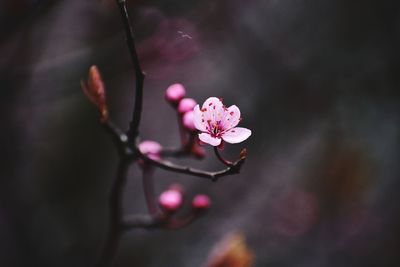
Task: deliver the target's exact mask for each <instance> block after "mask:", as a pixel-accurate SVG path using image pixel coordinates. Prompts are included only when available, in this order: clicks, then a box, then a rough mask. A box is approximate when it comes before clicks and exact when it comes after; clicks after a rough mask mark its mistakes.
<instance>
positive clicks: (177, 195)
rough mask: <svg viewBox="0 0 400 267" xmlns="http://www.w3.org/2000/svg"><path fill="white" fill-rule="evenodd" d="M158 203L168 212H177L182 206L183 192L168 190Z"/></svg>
mask: <svg viewBox="0 0 400 267" xmlns="http://www.w3.org/2000/svg"><path fill="white" fill-rule="evenodd" d="M158 202H159V203H160V206H161V207H162V208H163V209H164V210H165V211H166V212H175V211H176V210H178V209H179V208H180V207H181V206H182V202H183V196H182V192H181V191H179V190H176V189H168V190H167V191H164V192H163V193H162V194H161V195H160V197H159V198H158Z"/></svg>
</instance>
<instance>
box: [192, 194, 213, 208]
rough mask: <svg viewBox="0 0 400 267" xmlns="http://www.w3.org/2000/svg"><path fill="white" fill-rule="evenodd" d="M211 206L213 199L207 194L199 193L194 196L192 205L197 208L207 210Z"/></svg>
mask: <svg viewBox="0 0 400 267" xmlns="http://www.w3.org/2000/svg"><path fill="white" fill-rule="evenodd" d="M210 206H211V200H210V198H209V197H208V196H207V195H197V196H195V197H194V198H193V201H192V207H193V208H194V209H196V210H206V209H208V208H210Z"/></svg>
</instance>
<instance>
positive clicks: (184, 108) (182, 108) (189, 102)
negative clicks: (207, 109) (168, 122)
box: [178, 98, 197, 114]
mask: <svg viewBox="0 0 400 267" xmlns="http://www.w3.org/2000/svg"><path fill="white" fill-rule="evenodd" d="M196 105H197V102H196V100H194V99H193V98H184V99H182V100H181V101H180V102H179V105H178V111H179V113H181V114H183V113H186V112H188V111H193V108H194V107H195V106H196Z"/></svg>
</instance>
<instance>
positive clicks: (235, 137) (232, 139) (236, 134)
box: [222, 127, 251, 144]
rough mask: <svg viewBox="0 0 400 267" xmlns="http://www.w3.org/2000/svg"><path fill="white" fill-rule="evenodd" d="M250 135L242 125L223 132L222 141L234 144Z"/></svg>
mask: <svg viewBox="0 0 400 267" xmlns="http://www.w3.org/2000/svg"><path fill="white" fill-rule="evenodd" d="M250 135H251V131H250V130H249V129H246V128H242V127H236V128H233V129H230V130H229V131H227V132H225V133H223V134H222V139H224V141H226V142H228V143H231V144H236V143H240V142H243V141H244V140H246V139H247V138H249V137H250Z"/></svg>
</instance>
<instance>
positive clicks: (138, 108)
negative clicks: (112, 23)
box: [117, 0, 145, 144]
mask: <svg viewBox="0 0 400 267" xmlns="http://www.w3.org/2000/svg"><path fill="white" fill-rule="evenodd" d="M117 3H118V6H119V9H120V12H121V17H122V23H123V24H124V29H125V34H126V42H127V44H128V49H129V53H130V55H131V60H132V63H133V67H134V69H135V75H136V88H135V105H134V107H133V114H132V120H131V122H130V124H129V130H128V137H129V140H130V142H131V143H132V144H133V142H134V141H135V139H136V137H137V136H138V135H139V124H140V118H141V115H142V106H143V83H144V77H145V74H144V72H143V71H142V68H141V66H140V62H139V57H138V54H137V52H136V46H135V37H134V34H133V30H132V25H131V21H130V19H129V13H128V9H127V7H126V0H117Z"/></svg>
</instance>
